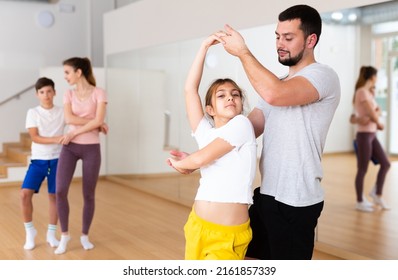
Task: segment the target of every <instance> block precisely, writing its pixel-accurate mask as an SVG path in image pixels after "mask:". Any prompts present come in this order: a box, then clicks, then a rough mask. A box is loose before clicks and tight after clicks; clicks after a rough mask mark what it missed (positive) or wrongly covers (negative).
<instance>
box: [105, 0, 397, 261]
mask: <svg viewBox="0 0 398 280" xmlns="http://www.w3.org/2000/svg"><path fill="white" fill-rule="evenodd" d="M397 2H398V1H392V2H387V3H386V4H380V5H374V6H368V7H362V8H356V9H350V10H344V11H336V14H334V13H327V14H323V15H322V16H323V19H324V27H323V33H322V36H321V41H320V44H319V45H318V46H317V49H316V57H317V60H318V61H319V62H322V63H325V64H328V65H330V66H332V67H333V68H334V69H335V70H336V72H337V73H338V74H339V77H340V81H341V87H342V98H341V102H340V105H339V108H338V110H337V112H336V115H335V118H334V120H333V122H332V125H331V128H330V131H329V134H328V140H327V143H326V147H325V154H326V155H327V156H326V158H327V159H326V162H325V167H324V168H325V176H326V177H327V178H328V179H326V178H325V182H324V185H325V188H326V193H327V199H329V193H330V190H331V189H337V190H339V188H341V193H340V195H337V198H335V197H333V198H331V199H330V201H326V205H327V206H325V209H324V212H323V214H322V217H321V220H320V223H319V226H318V229H317V241H318V243H319V244H321V245H322V246H323V247H324V248H325V247H327V248H328V249H329V250H333V248H335V249H336V252H337V251H339V250H340V251H344V252H349V253H350V254H351V257H353V258H355V257H358V258H360V257H363V258H371V259H398V248H396V249H394V250H395V254H394V253H389V254H387V255H383V254H379V251H380V250H382V249H383V248H385V247H388V246H390V245H391V244H392V243H393V242H395V243H394V244H398V240H397V238H396V237H397V236H398V233H397V231H396V229H395V234H393V232H388V233H387V234H386V236H387V237H380V236H378V238H379V239H382V240H381V241H380V242H379V241H378V242H374V243H376V245H375V246H369V243H370V242H371V241H370V240H372V236H369V232H370V233H372V232H373V233H374V232H375V231H374V230H369V228H372V227H376V226H378V227H381V228H383V227H384V225H385V224H387V223H391V224H394V223H395V221H396V220H397V218H396V216H397V215H398V212H397V210H395V209H394V208H393V209H392V210H391V211H389V212H385V213H382V212H378V213H372V214H371V215H368V216H364V215H362V214H363V213H357V212H356V211H355V206H354V186H353V184H354V181H353V180H354V179H353V175H352V174H347V173H345V172H347V170H349V168H350V169H351V170H355V168H356V167H355V164H356V163H355V158H354V156H353V153H352V139H353V136H354V134H353V128H352V126H351V124H349V122H348V118H349V115H350V114H351V112H352V103H351V100H352V95H353V88H354V84H355V80H356V78H357V75H358V71H359V67H360V65H362V64H370V65H374V66H376V67H377V68H378V69H379V73H380V76H379V84H378V88H377V98H378V102H380V104H381V106H382V108H383V111H384V113H383V114H384V117H385V121H386V123H387V129H386V130H385V131H384V132H382V133H381V134H380V136H379V137H380V139H381V140H382V143H383V146H384V147H385V149H387V150H388V152H389V153H390V154H391V155H393V154H398V139H397V138H398V127H397V126H398V117H397V114H398V83H397V82H398V78H397V77H398V73H397V71H398V69H397V68H398V22H395V20H397V21H398V12H397V11H398V3H397ZM337 12H340V13H341V14H340V20H339V19H338V15H339V14H337ZM353 14H355V16H356V18H355V19H354V17H355V16H354V15H353ZM336 16H337V18H336ZM348 16H349V17H348ZM349 18H350V19H349ZM240 31H241V33H242V35H243V36H244V37H245V38H246V42H247V44H248V45H249V46H250V48H251V50H252V52H253V53H254V54H255V56H256V57H257V58H258V59H259V60H260V62H262V63H264V65H266V66H267V67H268V68H269V69H270V70H272V71H273V72H274V73H276V74H277V75H283V74H284V73H285V71H286V69H285V68H284V67H283V66H281V65H280V64H279V63H278V61H277V56H276V51H275V43H274V42H275V39H274V38H275V33H274V31H275V25H267V26H260V27H256V28H250V29H246V30H240ZM201 40H202V38H197V39H192V40H188V41H184V42H175V43H172V44H168V45H162V46H155V47H150V48H145V49H138V50H132V51H126V52H123V53H117V54H112V55H109V56H108V57H107V58H106V77H107V78H106V79H107V82H106V83H107V90H108V92H109V114H108V115H109V120H108V122H109V125H110V127H111V128H112V133H110V135H109V136H108V141H107V159H108V160H107V173H108V174H109V175H114V176H120V177H124V178H128V177H129V176H131V177H134V176H135V177H137V176H138V177H139V178H141V179H142V178H145V177H146V176H149V177H157V178H160V177H170V176H171V180H172V181H173V182H176V183H175V184H169V185H167V184H166V185H164V181H162V180H159V184H158V185H156V186H154V185H151V186H146V187H145V188H146V190H150V189H154V192H157V193H159V192H165V193H166V192H167V195H168V196H170V195H171V196H173V197H177V198H182V199H183V201H184V203H186V205H190V203H191V201H192V200H193V198H194V194H195V189H193V188H196V181H195V180H196V179H194V180H191V181H189V182H188V181H182V180H180V179H176V177H173V176H174V175H175V172H174V170H171V169H170V167H169V166H167V164H166V159H167V157H168V155H169V150H170V149H174V148H177V149H180V150H183V151H187V152H191V151H194V150H196V144H195V142H194V140H193V139H192V137H191V132H190V129H189V126H188V123H187V119H186V113H185V105H184V99H183V85H184V80H185V76H186V73H187V71H188V69H189V67H190V65H191V62H192V60H193V58H194V55H195V53H196V51H197V48H198V47H199V45H200V43H201ZM219 77H231V78H233V79H234V80H236V81H237V82H238V84H240V85H241V86H242V87H243V88H244V89H245V91H246V95H247V106H246V107H247V112H248V111H250V109H251V108H253V107H254V106H255V104H256V102H257V98H258V97H257V94H256V93H255V92H254V90H253V88H252V87H251V85H250V83H249V82H248V80H247V78H246V75H245V73H244V71H243V68H242V67H241V65H240V63H239V62H238V61H237V60H236V59H235V58H234V57H231V56H229V55H228V54H226V53H225V52H224V50H223V49H222V47H221V46H215V47H213V49H211V51H210V53H209V56H208V63H207V64H206V68H205V71H204V75H203V80H202V84H201V85H202V87H203V88H202V90H201V92H202V93H204V90H205V88H207V86H208V85H209V84H210V83H211V81H212V80H214V79H215V78H219ZM121 123H122V124H123V125H120V124H121ZM124 124H128V126H126V125H124ZM258 145H259V147H258V151H259V154H260V149H261V141H260V140H259V141H258ZM335 154H343V155H345V154H348V157H347V158H344V157H342V158H339V159H338V160H339V161H338V162H337V163H336V162H334V161H331V160H329V158H331V159H334V158H335V157H334V156H333V155H335ZM328 155H331V156H328ZM372 172H373V171H372ZM390 173H393V171H391V172H390ZM371 176H373V178H374V176H375V174H373V173H370V174H369V177H371ZM394 179H395V182H397V179H396V178H394V177H393V175H392V174H390V175H389V180H390V181H389V182H388V184H391V181H392V180H394ZM258 182H259V181H258V179H257V180H256V183H258ZM141 183H142V182H141ZM187 184H191V185H192V186H193V188H191V189H190V190H187ZM192 186H191V187H192ZM335 186H336V187H335ZM396 194H398V193H397V192H396ZM340 196H345V198H344V199H339V197H340ZM397 196H398V195H397ZM397 196H396V197H397ZM395 200H397V198H395ZM393 202H394V201H393V200H392V199H391V200H390V204H393ZM396 202H397V203H396V205H398V201H396ZM329 205H330V206H329ZM336 211H337V212H338V213H339V215H340V216H334V214H335V212H336ZM394 215H395V217H394ZM348 216H351V218H350V219H348V218H347V217H348ZM342 217H346V218H347V219H346V218H342ZM362 227H363V228H367V231H366V232H367V235H366V236H365V237H364V238H362V237H361V238H358V236H359V235H358V234H359V232H361V231H362ZM390 228H391V227H388V230H390ZM336 229H339V231H336ZM373 229H374V228H373ZM341 232H344V234H346V235H347V236H349V238H347V239H344V240H342V239H341V238H337V236H339V234H340V233H341ZM391 236H393V237H392V238H390V237H391ZM394 238H395V240H394ZM389 242H391V244H390V243H389ZM380 244H382V245H380ZM362 245H363V246H364V248H365V249H363V248H361V246H362ZM377 246H378V247H377ZM346 256H347V255H346ZM348 257H349V256H348Z"/></svg>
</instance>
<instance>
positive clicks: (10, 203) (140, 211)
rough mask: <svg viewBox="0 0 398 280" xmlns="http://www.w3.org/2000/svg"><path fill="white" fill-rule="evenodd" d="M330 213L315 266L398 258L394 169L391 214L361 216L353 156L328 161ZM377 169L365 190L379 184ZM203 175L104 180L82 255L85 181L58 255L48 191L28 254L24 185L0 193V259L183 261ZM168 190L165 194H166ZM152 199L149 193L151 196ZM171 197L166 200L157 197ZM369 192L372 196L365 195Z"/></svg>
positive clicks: (389, 187)
mask: <svg viewBox="0 0 398 280" xmlns="http://www.w3.org/2000/svg"><path fill="white" fill-rule="evenodd" d="M324 165H325V179H324V182H323V185H324V186H325V190H326V201H325V208H324V211H323V213H322V216H321V218H320V221H319V226H318V229H317V232H318V240H317V246H316V248H317V250H316V251H315V252H314V259H316V260H320V259H380V260H383V259H395V260H396V259H398V232H397V231H398V189H397V187H394V186H393V185H395V186H397V185H398V184H397V183H398V177H397V176H398V165H397V162H394V163H393V164H392V168H391V170H390V172H389V175H388V176H387V181H386V186H385V199H386V201H387V202H388V203H389V204H390V205H391V207H392V209H391V210H389V211H376V212H374V213H362V212H358V211H356V210H355V196H354V187H353V180H354V176H355V158H354V157H353V155H340V156H326V157H325V158H324ZM375 171H376V170H374V168H373V167H372V168H371V170H369V174H368V175H367V177H366V191H367V192H368V191H369V189H370V187H371V181H372V180H373V178H375ZM197 178H198V176H197V175H195V174H194V175H192V176H188V177H182V178H181V177H176V176H170V177H168V178H155V179H145V178H142V177H140V178H137V177H131V176H130V177H129V176H118V178H109V179H108V180H105V179H101V180H100V182H99V184H98V189H97V198H96V201H97V204H96V212H95V217H94V221H93V224H92V228H91V231H90V240H91V241H92V242H93V243H94V244H95V246H96V247H95V248H94V249H93V250H90V251H85V250H83V249H82V247H81V245H80V242H79V238H80V230H81V211H82V198H81V187H80V182H79V181H76V182H74V183H73V185H72V187H71V190H70V195H69V200H70V203H71V213H70V234H71V236H72V240H71V241H70V243H69V246H68V251H67V252H66V253H65V254H63V255H55V254H54V253H53V251H54V249H53V248H50V247H49V246H48V245H47V244H46V242H45V233H46V227H47V223H48V222H47V217H48V213H47V209H48V202H47V195H46V192H45V191H46V189H45V188H44V189H42V191H41V193H40V194H38V195H36V196H35V198H34V205H35V212H34V224H35V227H36V229H37V230H38V236H37V237H36V244H37V245H36V248H35V249H34V250H32V251H25V250H24V249H23V248H22V247H23V244H24V238H25V231H24V228H23V223H22V217H21V213H20V205H19V186H18V185H14V186H0V213H1V214H0V225H1V226H0V248H1V249H0V260H56V259H60V260H87V259H88V260H180V259H183V255H184V235H183V225H184V224H185V221H186V219H187V216H188V214H189V211H190V205H191V202H192V199H193V195H194V193H195V188H196V185H197ZM162 191H163V192H162ZM146 192H147V193H146ZM155 192H156V193H157V194H158V195H161V196H167V199H163V198H160V197H157V196H155V195H153V194H152V193H155ZM367 192H366V193H367Z"/></svg>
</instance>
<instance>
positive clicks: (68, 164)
mask: <svg viewBox="0 0 398 280" xmlns="http://www.w3.org/2000/svg"><path fill="white" fill-rule="evenodd" d="M80 159H81V160H82V169H83V170H82V171H83V172H82V181H83V199H84V206H83V226H82V233H83V234H88V231H89V229H90V225H91V222H92V220H93V217H94V208H95V188H96V185H97V181H98V175H99V171H100V166H101V149H100V144H87V145H82V144H76V143H69V144H68V145H64V146H63V147H62V150H61V154H60V156H59V160H58V167H57V176H56V198H57V210H58V216H59V222H60V224H61V230H62V232H67V231H68V226H69V202H68V191H69V187H70V183H71V181H72V178H73V174H74V172H75V169H76V164H77V161H78V160H80Z"/></svg>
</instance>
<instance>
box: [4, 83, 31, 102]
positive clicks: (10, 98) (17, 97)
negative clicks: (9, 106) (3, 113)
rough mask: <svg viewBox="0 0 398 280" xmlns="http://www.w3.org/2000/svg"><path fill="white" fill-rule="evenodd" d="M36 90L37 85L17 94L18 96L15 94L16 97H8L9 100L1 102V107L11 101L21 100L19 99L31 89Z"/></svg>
mask: <svg viewBox="0 0 398 280" xmlns="http://www.w3.org/2000/svg"><path fill="white" fill-rule="evenodd" d="M34 88H35V85H34V84H33V85H30V86H28V87H27V88H24V89H23V90H21V91H19V92H17V93H16V94H14V95H12V96H10V97H8V98H7V99H4V100H3V101H1V102H0V106H2V105H4V104H6V103H8V102H9V101H11V100H13V99H19V98H20V97H21V95H23V94H25V93H27V92H29V91H30V90H31V89H34Z"/></svg>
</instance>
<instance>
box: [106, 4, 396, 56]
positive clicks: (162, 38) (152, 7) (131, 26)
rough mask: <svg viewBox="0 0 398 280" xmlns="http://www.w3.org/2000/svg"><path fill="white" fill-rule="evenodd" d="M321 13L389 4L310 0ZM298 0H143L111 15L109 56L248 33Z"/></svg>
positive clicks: (107, 40) (108, 22) (108, 43)
mask: <svg viewBox="0 0 398 280" xmlns="http://www.w3.org/2000/svg"><path fill="white" fill-rule="evenodd" d="M305 2H306V4H308V5H311V6H313V7H315V8H316V9H318V10H319V12H328V11H333V10H336V9H341V8H348V7H355V6H364V5H369V4H375V3H381V2H388V1H382V0H334V1H319V0H308V1H305ZM296 4H298V3H297V1H295V0H284V1H274V2H272V5H271V4H270V2H269V1H258V0H217V1H214V0H184V1H181V0H167V1H164V0H142V1H138V2H136V3H132V4H130V5H128V6H125V7H122V8H120V9H117V10H115V11H112V12H109V13H106V14H105V17H104V44H105V45H104V53H105V55H108V54H113V53H119V52H123V51H130V50H133V49H139V48H145V47H150V46H158V45H163V44H169V43H174V42H179V41H185V40H190V39H195V38H199V37H204V36H207V35H209V34H211V33H212V32H214V31H216V30H218V29H220V28H223V26H224V24H225V23H229V24H231V25H232V26H233V27H235V28H237V29H246V28H252V27H256V26H262V25H267V24H272V23H275V22H276V20H277V15H278V14H279V13H280V12H281V11H282V10H284V9H286V8H287V7H289V6H292V5H296Z"/></svg>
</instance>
